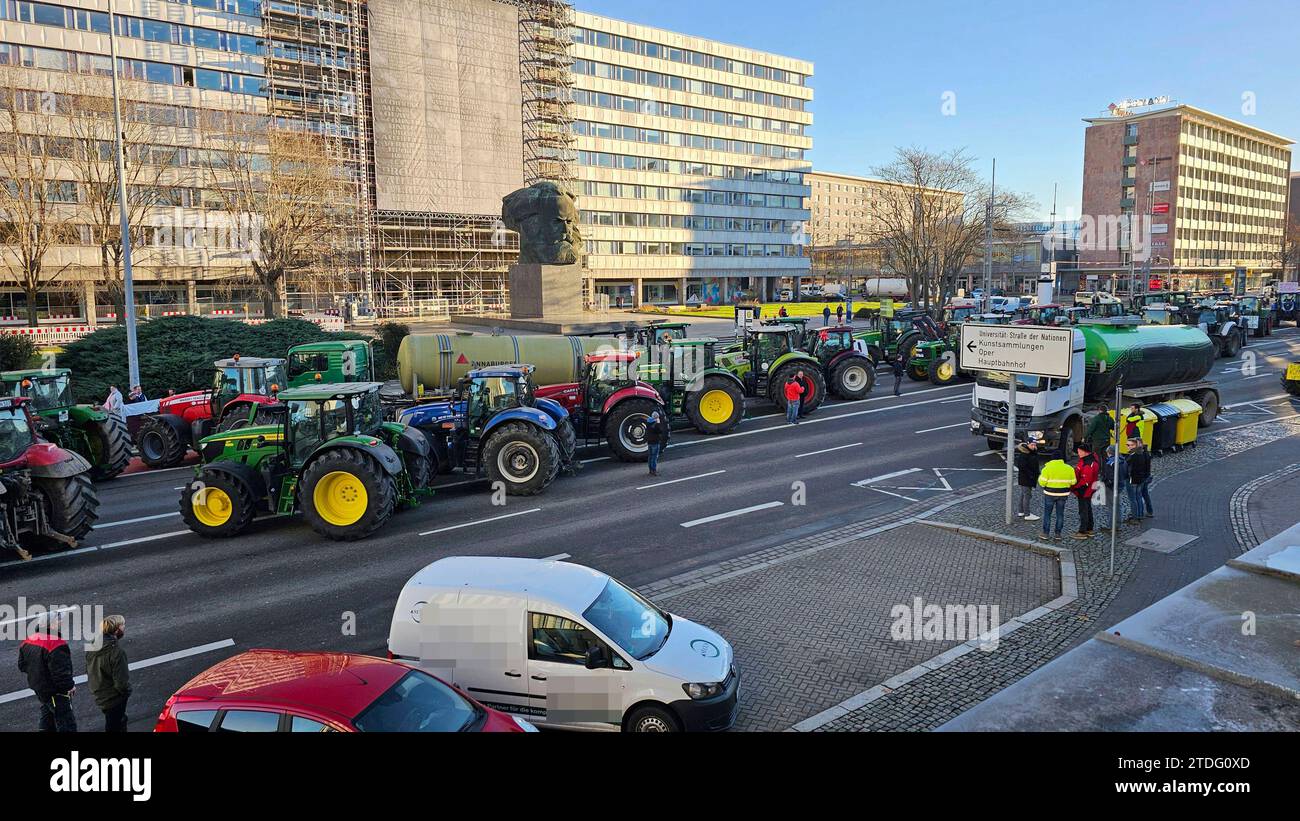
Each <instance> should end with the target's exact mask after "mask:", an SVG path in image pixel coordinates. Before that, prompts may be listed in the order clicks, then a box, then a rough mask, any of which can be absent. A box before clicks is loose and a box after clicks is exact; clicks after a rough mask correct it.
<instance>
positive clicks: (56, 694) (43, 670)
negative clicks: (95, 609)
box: [18, 613, 77, 733]
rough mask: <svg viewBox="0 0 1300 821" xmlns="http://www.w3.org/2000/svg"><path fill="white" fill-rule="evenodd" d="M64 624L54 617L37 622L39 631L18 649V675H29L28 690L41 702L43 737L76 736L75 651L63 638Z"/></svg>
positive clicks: (56, 615) (52, 614) (39, 725)
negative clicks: (73, 663)
mask: <svg viewBox="0 0 1300 821" xmlns="http://www.w3.org/2000/svg"><path fill="white" fill-rule="evenodd" d="M61 627H62V620H61V619H60V618H59V616H58V614H57V613H51V614H49V615H47V616H45V618H43V619H41V620H40V621H39V622H37V625H36V629H35V631H34V632H33V633H32V634H31V635H30V636H28V637H27V639H26V640H25V641H23V643H22V644H21V645H19V646H18V671H19V672H21V673H26V674H27V686H28V687H30V688H32V691H33V692H34V693H36V700H37V701H38V702H40V705H41V707H40V722H39V724H38V725H37V726H38V728H39V729H40V731H41V732H42V733H55V732H58V733H75V732H76V731H77V717H76V716H75V715H73V713H72V694H73V693H75V692H76V690H77V688H76V685H75V682H73V680H72V651H71V650H69V649H68V643H67V642H66V641H64V640H63V639H62V638H61V637H60V636H59V630H60V628H61Z"/></svg>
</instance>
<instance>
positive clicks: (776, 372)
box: [718, 325, 826, 416]
mask: <svg viewBox="0 0 1300 821" xmlns="http://www.w3.org/2000/svg"><path fill="white" fill-rule="evenodd" d="M796 339H797V337H796V329H795V328H793V327H790V326H789V325H784V326H772V325H760V326H757V327H752V326H751V327H749V328H746V329H745V332H744V337H743V342H742V345H741V348H740V350H728V351H724V352H723V353H720V354H718V365H719V366H720V367H722V368H724V369H726V370H727V371H729V372H731V374H732V375H734V376H735V377H736V378H737V379H739V380H740V383H741V385H743V386H744V388H745V395H746V396H757V397H762V398H765V399H767V400H769V401H770V402H772V404H774V405H776V406H777V407H779V408H780V409H781V410H782V411H784V410H785V405H786V401H785V391H784V390H782V387H783V386H784V385H785V383H786V382H788V381H789V380H790V379H791V378H793V377H794V376H795V375H796V374H797V373H798V372H799V371H803V374H804V378H805V383H804V388H805V391H806V392H805V393H804V395H803V401H802V403H801V404H800V405H799V415H800V416H807V415H808V414H810V413H812V412H813V411H815V410H817V408H819V407H821V404H822V402H823V401H825V399H826V377H825V375H824V374H823V373H822V365H821V363H820V362H818V361H817V359H816V358H815V357H813V356H812V355H810V354H808V353H806V352H804V351H802V350H800V349H799V346H798V345H797V344H795V342H796Z"/></svg>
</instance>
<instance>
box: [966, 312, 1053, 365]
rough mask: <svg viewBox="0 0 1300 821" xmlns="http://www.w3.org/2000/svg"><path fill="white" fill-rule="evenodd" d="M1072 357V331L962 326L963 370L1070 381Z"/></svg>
mask: <svg viewBox="0 0 1300 821" xmlns="http://www.w3.org/2000/svg"><path fill="white" fill-rule="evenodd" d="M1073 357H1074V330H1073V329H1072V328H1044V327H1039V326H1037V325H978V324H975V323H972V322H964V323H962V326H961V368H962V370H968V371H1002V372H1004V373H1016V374H1024V375H1026V376H1050V377H1056V378H1058V379H1069V378H1070V364H1071V362H1072V361H1073Z"/></svg>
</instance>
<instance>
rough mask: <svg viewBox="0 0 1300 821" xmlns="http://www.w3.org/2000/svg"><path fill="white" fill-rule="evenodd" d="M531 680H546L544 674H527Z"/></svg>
mask: <svg viewBox="0 0 1300 821" xmlns="http://www.w3.org/2000/svg"><path fill="white" fill-rule="evenodd" d="M529 678H531V679H532V680H533V681H546V676H529Z"/></svg>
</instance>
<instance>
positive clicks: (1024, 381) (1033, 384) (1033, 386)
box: [976, 371, 1052, 392]
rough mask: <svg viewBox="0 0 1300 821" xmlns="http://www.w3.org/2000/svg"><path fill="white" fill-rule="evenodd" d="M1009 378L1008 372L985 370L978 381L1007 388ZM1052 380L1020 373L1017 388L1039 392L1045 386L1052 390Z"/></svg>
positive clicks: (985, 385) (989, 385)
mask: <svg viewBox="0 0 1300 821" xmlns="http://www.w3.org/2000/svg"><path fill="white" fill-rule="evenodd" d="M1009 380H1010V377H1009V376H1008V374H1006V373H1003V372H1002V371H984V372H982V373H980V375H979V378H978V379H976V382H978V383H979V384H980V385H983V386H984V387H987V388H1006V387H1007V385H1008V384H1009ZM1051 382H1052V380H1050V379H1043V378H1041V377H1038V376H1025V375H1024V374H1018V375H1017V376H1016V390H1018V391H1030V392H1037V391H1040V390H1043V389H1044V388H1045V387H1046V388H1047V389H1048V390H1050V389H1051Z"/></svg>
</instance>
